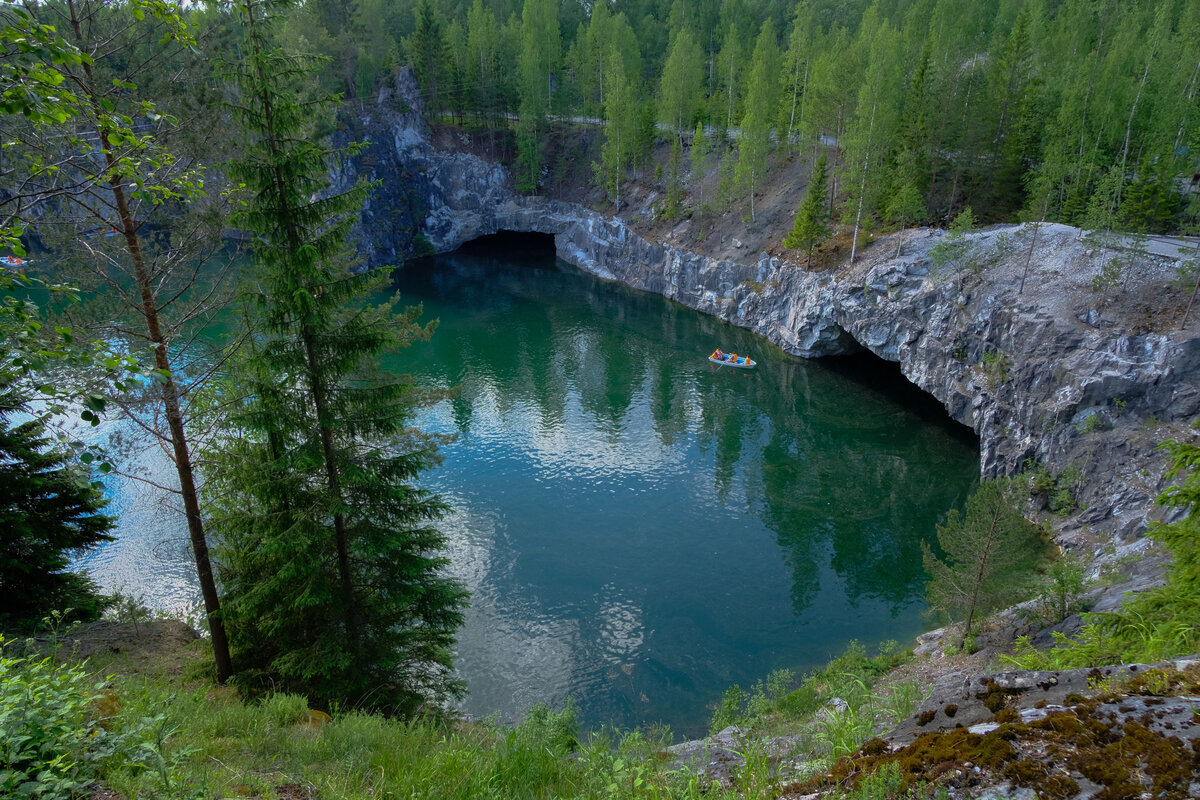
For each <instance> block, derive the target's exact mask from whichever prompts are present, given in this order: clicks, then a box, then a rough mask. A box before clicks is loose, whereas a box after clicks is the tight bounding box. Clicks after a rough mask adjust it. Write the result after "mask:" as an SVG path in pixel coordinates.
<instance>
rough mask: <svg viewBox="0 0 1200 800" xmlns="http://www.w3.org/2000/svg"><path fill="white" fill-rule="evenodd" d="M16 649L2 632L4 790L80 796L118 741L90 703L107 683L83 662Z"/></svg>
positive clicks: (49, 797) (0, 779)
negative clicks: (15, 652) (91, 673)
mask: <svg viewBox="0 0 1200 800" xmlns="http://www.w3.org/2000/svg"><path fill="white" fill-rule="evenodd" d="M11 649H12V644H11V643H5V641H4V638H3V637H0V731H3V733H4V736H3V743H2V744H0V795H3V796H4V797H13V798H16V797H31V798H33V797H36V798H46V800H56V799H57V798H62V800H68V798H73V797H78V796H80V795H81V794H82V793H84V792H85V791H86V790H87V789H88V787H89V786H91V785H92V783H94V781H95V776H96V770H97V768H98V766H99V764H100V762H101V760H103V759H104V758H105V757H107V756H110V755H112V754H113V752H114V749H115V745H116V744H117V741H116V740H115V739H114V738H113V737H112V736H110V734H109V733H108V732H107V731H106V730H104V728H102V727H101V725H100V720H99V719H98V718H97V716H96V713H95V709H94V708H93V707H92V706H91V703H92V700H93V697H94V696H95V695H96V693H97V692H99V691H100V690H101V689H102V688H103V686H104V683H103V681H102V682H100V683H96V682H95V679H94V678H92V677H90V676H89V675H88V673H87V670H86V669H84V667H83V665H81V664H66V665H64V664H58V663H56V661H55V659H54V658H53V657H46V658H40V659H39V658H35V657H25V658H19V657H13V656H11V655H10V654H9V650H11Z"/></svg>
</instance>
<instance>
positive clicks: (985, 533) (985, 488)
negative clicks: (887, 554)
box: [921, 480, 1046, 647]
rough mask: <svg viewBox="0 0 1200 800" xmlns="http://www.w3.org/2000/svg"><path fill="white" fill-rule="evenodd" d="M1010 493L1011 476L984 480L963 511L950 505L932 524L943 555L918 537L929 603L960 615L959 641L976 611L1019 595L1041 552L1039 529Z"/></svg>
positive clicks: (1009, 601) (972, 624)
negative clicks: (943, 517) (943, 518)
mask: <svg viewBox="0 0 1200 800" xmlns="http://www.w3.org/2000/svg"><path fill="white" fill-rule="evenodd" d="M1015 495H1016V484H1015V483H1014V482H1012V481H1006V480H993V481H984V482H983V483H981V484H980V485H979V488H978V489H976V490H975V492H974V494H972V495H971V496H970V497H969V498H968V499H967V507H966V513H965V514H960V513H959V512H958V511H957V510H954V511H951V512H950V515H949V516H948V517H947V519H946V524H945V525H939V526H937V540H938V545H939V546H940V548H941V550H942V552H943V553H944V554H945V557H944V558H939V557H938V556H937V555H936V554H934V552H933V550H932V548H930V547H929V545H928V544H926V543H924V542H922V543H921V550H922V552H923V553H924V560H925V571H926V572H928V573H929V583H928V584H926V587H925V592H926V598H927V600H928V602H929V607H930V609H931V610H932V611H935V612H938V613H941V614H944V615H945V616H947V617H949V618H950V619H952V620H955V621H957V620H963V621H964V626H963V636H962V639H961V640H960V641H959V646H960V647H961V646H962V644H963V641H965V640H966V639H967V637H969V636H971V634H972V632H973V631H974V630H975V623H976V619H977V618H978V617H982V616H984V615H986V614H990V613H992V612H993V611H997V610H999V609H1001V608H1004V607H1006V606H1008V605H1010V604H1012V603H1015V602H1017V601H1019V600H1021V599H1023V595H1024V594H1025V593H1026V592H1027V591H1028V588H1029V584H1030V578H1031V577H1032V575H1033V572H1034V570H1033V568H1034V567H1035V566H1036V563H1037V561H1038V560H1039V559H1040V558H1041V557H1042V556H1043V555H1044V554H1045V552H1046V542H1045V539H1044V537H1043V536H1042V532H1041V529H1040V528H1039V527H1038V526H1037V525H1034V524H1033V523H1032V522H1030V521H1029V520H1027V519H1025V517H1023V516H1022V515H1021V512H1020V511H1018V510H1017V508H1016V505H1015V502H1016V498H1015Z"/></svg>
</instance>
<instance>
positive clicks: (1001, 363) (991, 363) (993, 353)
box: [979, 350, 1013, 392]
mask: <svg viewBox="0 0 1200 800" xmlns="http://www.w3.org/2000/svg"><path fill="white" fill-rule="evenodd" d="M1012 365H1013V362H1012V359H1010V358H1008V357H1007V356H1006V355H1004V353H1002V352H1000V351H999V350H988V351H986V352H985V353H984V354H983V357H982V358H981V359H980V361H979V367H980V369H982V370H983V379H984V384H985V385H986V386H987V390H988V391H989V392H994V391H996V389H998V388H1000V386H1002V385H1004V384H1005V383H1008V370H1009V369H1011V368H1012Z"/></svg>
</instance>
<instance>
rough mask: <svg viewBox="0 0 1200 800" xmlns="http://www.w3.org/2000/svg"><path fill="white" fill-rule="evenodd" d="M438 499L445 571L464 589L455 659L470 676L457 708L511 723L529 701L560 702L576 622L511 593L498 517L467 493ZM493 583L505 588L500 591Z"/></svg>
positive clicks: (565, 691) (565, 690)
mask: <svg viewBox="0 0 1200 800" xmlns="http://www.w3.org/2000/svg"><path fill="white" fill-rule="evenodd" d="M443 497H444V498H445V499H446V500H447V501H448V502H449V503H450V504H451V506H453V507H454V509H455V511H454V512H453V513H451V514H450V515H449V516H448V517H447V518H446V519H444V520H443V521H442V523H441V524H440V526H439V527H440V528H441V530H442V532H443V533H445V535H446V538H447V547H446V555H447V556H448V557H449V558H450V562H451V563H450V570H449V571H450V573H451V574H452V575H453V576H454V577H456V578H458V579H459V580H461V581H462V582H463V583H464V584H465V585H466V587H467V588H468V589H470V591H471V606H470V608H468V609H467V611H466V613H465V615H464V623H463V627H462V628H461V629H460V630H459V632H458V643H457V647H456V650H457V655H456V657H455V668H456V669H457V671H458V674H460V675H463V676H469V678H470V681H469V684H468V688H469V690H470V694H469V695H468V696H467V697H466V699H465V700H464V701H463V708H464V710H465V711H467V712H468V713H472V714H476V715H479V716H487V715H489V714H493V713H499V714H500V715H501V717H502V718H503V719H505V720H506V721H509V722H514V721H517V720H519V719H520V718H521V717H523V716H524V715H525V713H526V712H527V711H528V710H529V709H530V708H531V707H532V706H533V705H535V704H536V703H549V704H551V705H561V704H562V703H563V702H565V700H566V697H567V694H568V692H569V691H570V689H571V688H572V672H573V669H574V656H573V650H574V646H575V643H577V642H578V639H579V630H578V625H577V623H575V622H574V621H572V620H566V619H554V618H553V617H551V616H549V615H547V614H545V613H544V612H543V611H542V610H541V609H540V608H539V607H538V604H537V603H536V601H534V600H532V599H530V598H527V597H521V596H518V592H517V591H515V589H516V588H517V587H514V586H513V581H512V576H511V572H512V565H511V564H510V563H504V562H503V554H501V553H497V552H496V542H497V540H498V539H499V538H502V537H503V535H504V521H503V519H502V518H501V517H499V516H497V515H495V514H489V513H478V512H476V511H474V510H473V509H472V507H471V504H470V503H469V501H468V499H467V498H464V497H459V496H455V495H453V494H450V493H447V494H444V495H443ZM498 585H503V586H506V587H507V589H506V591H505V592H504V594H503V595H501V593H500V592H499V591H498V590H497V587H498Z"/></svg>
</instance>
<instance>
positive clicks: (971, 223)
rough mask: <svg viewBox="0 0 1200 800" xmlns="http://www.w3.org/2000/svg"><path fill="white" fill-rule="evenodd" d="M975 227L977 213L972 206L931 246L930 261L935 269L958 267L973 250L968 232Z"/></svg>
mask: <svg viewBox="0 0 1200 800" xmlns="http://www.w3.org/2000/svg"><path fill="white" fill-rule="evenodd" d="M974 229H975V214H974V213H973V212H972V211H971V209H970V208H964V209H963V210H962V211H961V212H960V213H959V215H958V216H956V217H955V218H954V221H953V222H951V223H950V228H949V230H948V231H947V233H946V235H945V236H943V237H942V238H941V239H939V240H938V241H937V244H935V245H934V246H933V247H931V248H929V261H930V263H932V265H933V268H934V269H935V270H939V271H940V270H943V269H946V268H947V267H958V266H961V265H962V264H963V262H964V259H965V258H966V257H967V254H968V253H970V252H971V242H970V241H969V240H968V239H967V234H968V233H970V232H971V231H972V230H974Z"/></svg>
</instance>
